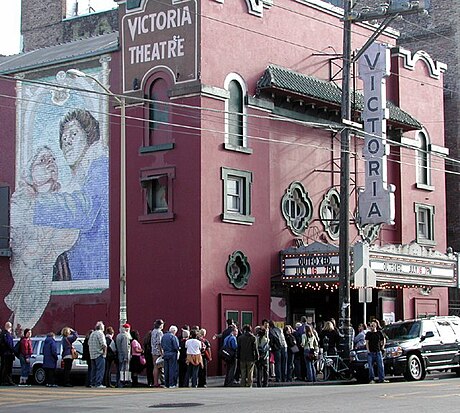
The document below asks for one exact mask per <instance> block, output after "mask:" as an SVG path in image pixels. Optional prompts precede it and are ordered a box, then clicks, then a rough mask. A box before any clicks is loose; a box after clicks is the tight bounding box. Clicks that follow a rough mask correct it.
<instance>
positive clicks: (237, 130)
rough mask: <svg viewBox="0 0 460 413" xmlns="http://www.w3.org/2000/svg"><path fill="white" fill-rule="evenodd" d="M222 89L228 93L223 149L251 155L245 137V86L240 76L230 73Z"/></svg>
mask: <svg viewBox="0 0 460 413" xmlns="http://www.w3.org/2000/svg"><path fill="white" fill-rule="evenodd" d="M224 87H225V89H226V90H227V91H228V97H227V100H226V104H225V149H229V150H236V151H240V152H245V153H252V150H251V149H249V148H248V142H247V136H246V128H247V123H246V105H245V103H244V99H245V96H246V91H247V89H246V84H245V82H244V80H243V78H242V77H241V76H239V75H237V74H236V73H230V74H229V75H228V76H227V78H226V79H225V83H224Z"/></svg>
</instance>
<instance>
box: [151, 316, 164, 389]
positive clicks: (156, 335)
mask: <svg viewBox="0 0 460 413" xmlns="http://www.w3.org/2000/svg"><path fill="white" fill-rule="evenodd" d="M163 327H164V321H163V320H161V319H159V320H155V323H154V324H153V330H152V339H151V341H150V343H151V347H152V362H153V387H160V367H159V366H157V364H156V361H157V359H158V357H160V356H162V355H163V350H162V349H161V337H163V331H162V330H163Z"/></svg>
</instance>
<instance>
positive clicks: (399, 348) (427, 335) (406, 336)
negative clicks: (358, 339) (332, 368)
mask: <svg viewBox="0 0 460 413" xmlns="http://www.w3.org/2000/svg"><path fill="white" fill-rule="evenodd" d="M383 334H384V335H385V337H386V345H385V350H384V354H383V357H384V359H383V361H384V365H385V374H386V375H395V376H400V375H403V376H404V377H405V378H406V380H423V379H424V378H425V375H426V373H427V372H429V371H435V370H446V369H452V370H453V371H455V372H456V373H457V375H460V364H459V362H460V318H459V317H456V316H445V317H442V316H438V317H430V318H424V319H417V320H409V321H399V322H397V323H392V324H389V325H387V326H385V327H384V328H383ZM350 365H351V370H352V372H353V375H354V376H355V378H356V379H357V380H358V381H359V382H362V383H365V382H368V381H369V378H368V364H367V351H366V349H354V350H352V351H351V352H350Z"/></svg>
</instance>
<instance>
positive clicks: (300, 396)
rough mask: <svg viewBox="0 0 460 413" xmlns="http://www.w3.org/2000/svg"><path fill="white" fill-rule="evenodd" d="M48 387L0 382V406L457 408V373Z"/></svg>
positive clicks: (239, 411)
mask: <svg viewBox="0 0 460 413" xmlns="http://www.w3.org/2000/svg"><path fill="white" fill-rule="evenodd" d="M220 383H221V382H220V380H219V381H211V383H210V386H209V387H208V388H206V389H191V388H187V389H150V388H137V389H132V388H128V389H88V388H85V387H74V388H56V389H49V388H46V387H41V386H32V387H0V411H1V412H7V411H11V412H15V413H23V412H27V413H31V412H40V413H41V412H43V413H45V412H46V413H49V412H63V411H66V412H69V413H79V412H82V413H83V412H85V413H87V412H104V411H110V412H114V413H116V412H126V413H129V412H152V413H155V412H184V413H187V412H190V413H194V412H200V413H205V412H217V413H245V412H251V413H253V412H263V413H272V412H273V413H274V412H276V413H280V412H283V413H284V412H289V413H294V412H309V411H314V412H315V413H318V412H353V413H355V412H357V411H359V412H369V411H377V410H383V409H385V411H389V412H430V413H433V412H436V413H442V412H455V411H460V378H457V377H456V376H455V375H453V374H444V375H436V376H434V375H429V376H427V379H425V380H424V381H421V382H405V381H402V380H395V379H393V380H390V383H384V384H365V385H360V384H355V383H334V384H330V383H323V384H316V385H310V384H303V385H291V386H285V387H269V388H262V389H258V388H252V389H242V388H239V387H233V388H223V387H218V386H219V385H220Z"/></svg>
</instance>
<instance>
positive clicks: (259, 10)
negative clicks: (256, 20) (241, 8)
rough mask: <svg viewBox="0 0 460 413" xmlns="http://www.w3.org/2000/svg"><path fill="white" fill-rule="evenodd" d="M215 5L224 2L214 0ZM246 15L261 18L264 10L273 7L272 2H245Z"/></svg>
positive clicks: (267, 0) (268, 0)
mask: <svg viewBox="0 0 460 413" xmlns="http://www.w3.org/2000/svg"><path fill="white" fill-rule="evenodd" d="M214 1H216V2H217V3H222V4H224V1H225V0H214ZM246 5H247V6H248V13H249V14H252V15H254V16H257V17H262V16H263V13H264V9H269V8H270V7H272V6H273V0H246Z"/></svg>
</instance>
